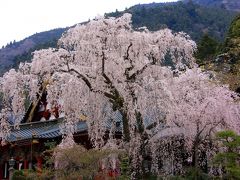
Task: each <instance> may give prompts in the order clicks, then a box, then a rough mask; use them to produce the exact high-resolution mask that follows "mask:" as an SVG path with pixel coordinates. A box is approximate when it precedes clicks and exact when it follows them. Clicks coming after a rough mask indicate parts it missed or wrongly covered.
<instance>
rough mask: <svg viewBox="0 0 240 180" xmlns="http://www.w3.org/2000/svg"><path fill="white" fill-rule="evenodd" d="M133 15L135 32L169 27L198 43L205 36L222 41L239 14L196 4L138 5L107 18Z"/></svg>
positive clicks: (110, 14) (111, 14)
mask: <svg viewBox="0 0 240 180" xmlns="http://www.w3.org/2000/svg"><path fill="white" fill-rule="evenodd" d="M126 12H127V13H131V14H132V16H133V17H132V21H133V22H132V23H133V26H134V27H135V28H138V27H142V26H146V27H147V28H148V29H149V30H151V31H155V30H159V29H160V28H164V27H168V28H170V29H172V30H174V31H184V32H186V33H188V34H190V35H191V37H192V38H193V39H194V40H196V41H198V40H199V39H200V38H201V37H202V36H203V35H204V34H205V33H208V34H209V35H210V36H211V37H214V38H216V39H219V40H223V39H224V36H225V33H226V32H227V30H228V27H229V25H230V23H231V21H232V20H233V18H234V16H235V14H236V13H234V12H230V11H227V10H224V9H221V8H208V7H203V6H200V5H196V4H193V3H183V2H176V3H152V4H146V5H136V6H133V7H131V8H129V9H126V10H125V11H122V12H113V13H109V14H106V16H107V17H109V16H114V17H117V16H121V15H122V14H123V13H126Z"/></svg>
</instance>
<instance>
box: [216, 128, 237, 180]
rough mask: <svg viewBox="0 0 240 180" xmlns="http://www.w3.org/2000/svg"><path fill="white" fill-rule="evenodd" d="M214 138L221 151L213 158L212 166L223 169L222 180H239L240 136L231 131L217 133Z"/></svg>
mask: <svg viewBox="0 0 240 180" xmlns="http://www.w3.org/2000/svg"><path fill="white" fill-rule="evenodd" d="M216 136H217V139H218V141H219V142H220V143H221V145H222V151H221V152H219V153H217V155H216V156H215V158H214V164H215V165H221V166H222V167H223V175H224V178H226V179H240V165H239V160H240V154H239V150H240V136H239V135H237V134H236V133H235V132H233V131H231V130H227V131H221V132H218V133H217V135H216Z"/></svg>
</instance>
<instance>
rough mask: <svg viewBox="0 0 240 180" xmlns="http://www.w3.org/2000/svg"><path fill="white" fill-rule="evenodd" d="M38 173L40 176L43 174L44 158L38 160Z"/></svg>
mask: <svg viewBox="0 0 240 180" xmlns="http://www.w3.org/2000/svg"><path fill="white" fill-rule="evenodd" d="M37 172H38V173H39V174H41V173H42V158H41V157H38V158H37Z"/></svg>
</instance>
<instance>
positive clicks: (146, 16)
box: [0, 2, 236, 75]
mask: <svg viewBox="0 0 240 180" xmlns="http://www.w3.org/2000/svg"><path fill="white" fill-rule="evenodd" d="M126 12H127V13H131V14H132V20H133V26H134V27H135V28H138V27H142V26H146V27H148V29H149V30H151V31H155V30H159V29H160V28H164V27H168V28H170V29H172V30H174V31H176V32H177V31H184V32H186V33H188V34H189V35H190V36H191V37H192V38H193V39H194V40H195V41H199V40H200V39H201V37H202V36H203V35H204V34H205V33H207V34H209V35H210V36H211V37H214V38H215V39H217V40H221V41H223V39H224V37H225V34H226V32H227V30H228V27H229V25H230V23H231V21H232V20H233V18H234V16H235V14H236V13H235V12H232V11H228V10H225V9H221V8H211V7H204V6H200V5H196V4H193V3H183V2H172V3H151V4H143V5H135V6H133V7H130V8H129V9H126V10H125V11H122V12H119V11H116V12H112V13H107V14H105V15H106V16H107V17H109V16H115V17H116V16H121V15H122V14H123V13H126ZM66 29H67V28H60V29H54V30H51V31H47V32H41V33H37V34H35V35H32V36H30V37H27V38H26V39H24V40H22V41H19V42H14V43H11V44H9V45H7V46H6V47H5V48H2V49H0V64H1V66H0V75H2V74H3V73H4V72H6V71H7V70H8V69H10V68H12V67H16V66H17V65H18V64H19V62H22V61H27V60H30V59H31V53H32V52H33V51H34V50H37V49H42V48H48V47H56V45H57V40H58V39H59V38H60V36H61V35H62V33H63V32H64V31H65V30H66Z"/></svg>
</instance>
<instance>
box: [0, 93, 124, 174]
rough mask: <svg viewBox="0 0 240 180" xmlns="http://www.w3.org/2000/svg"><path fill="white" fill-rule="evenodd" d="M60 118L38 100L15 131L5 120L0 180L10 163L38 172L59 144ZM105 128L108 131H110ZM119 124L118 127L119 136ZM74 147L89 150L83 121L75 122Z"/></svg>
mask: <svg viewBox="0 0 240 180" xmlns="http://www.w3.org/2000/svg"><path fill="white" fill-rule="evenodd" d="M63 120H64V115H61V114H60V113H59V112H58V108H57V107H54V109H49V108H48V106H47V103H46V96H42V97H41V98H40V99H39V100H38V101H37V104H35V105H34V104H33V103H32V104H31V105H30V107H29V108H28V111H27V112H26V114H25V116H24V117H23V119H22V121H21V123H20V125H19V128H15V127H14V125H13V121H14V118H12V117H11V118H9V123H10V124H12V125H11V132H10V135H9V136H8V137H7V144H6V145H4V146H0V179H9V168H10V166H9V164H10V163H9V162H10V161H11V160H12V161H13V160H14V165H13V166H14V169H16V170H23V169H33V170H36V171H39V172H41V169H42V167H43V164H44V161H45V158H44V156H45V155H44V153H43V152H45V151H46V150H47V149H49V148H51V147H52V146H56V145H57V144H59V143H60V142H61V140H62V132H61V127H60V126H61V123H62V121H63ZM110 126H111V125H110V124H109V128H110ZM120 126H122V125H121V123H118V128H119V129H118V130H117V131H119V136H121V130H120V128H121V127H120ZM73 137H74V140H75V142H76V143H79V144H82V145H84V146H85V147H86V148H91V143H90V140H89V137H88V126H87V123H86V121H84V120H82V121H79V122H78V124H77V125H76V130H75V134H74V135H73Z"/></svg>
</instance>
